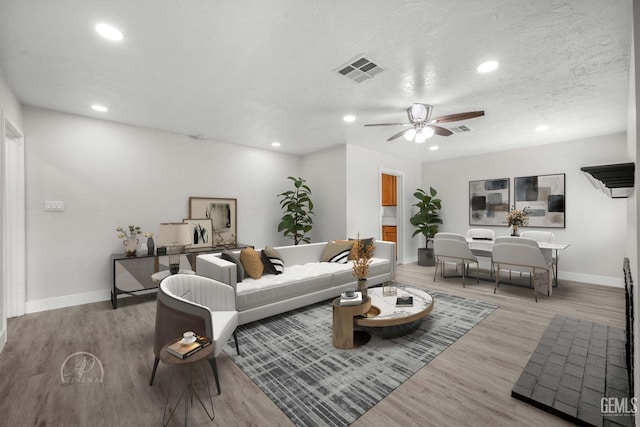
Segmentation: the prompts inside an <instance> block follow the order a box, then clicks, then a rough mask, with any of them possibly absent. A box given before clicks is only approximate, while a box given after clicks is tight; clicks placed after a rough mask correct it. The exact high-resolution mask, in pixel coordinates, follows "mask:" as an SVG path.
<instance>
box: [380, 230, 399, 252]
mask: <svg viewBox="0 0 640 427" xmlns="http://www.w3.org/2000/svg"><path fill="white" fill-rule="evenodd" d="M382 240H384V241H385V242H393V243H395V244H396V258H397V257H398V227H396V226H395V225H383V226H382Z"/></svg>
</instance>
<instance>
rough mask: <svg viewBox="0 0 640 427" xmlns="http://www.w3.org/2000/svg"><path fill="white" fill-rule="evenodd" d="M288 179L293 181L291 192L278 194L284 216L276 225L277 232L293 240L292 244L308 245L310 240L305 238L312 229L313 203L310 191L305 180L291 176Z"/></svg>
mask: <svg viewBox="0 0 640 427" xmlns="http://www.w3.org/2000/svg"><path fill="white" fill-rule="evenodd" d="M288 179H290V180H292V181H293V186H294V189H293V190H289V191H285V192H284V193H280V194H278V197H280V207H281V208H282V209H283V210H284V215H283V216H282V218H281V221H280V224H278V232H284V235H285V236H288V237H290V238H291V239H293V244H294V245H297V244H299V243H301V242H304V243H309V242H310V241H311V240H310V239H309V237H307V236H306V234H307V233H308V232H310V231H311V229H312V228H313V219H312V218H311V215H315V213H314V212H313V202H312V201H311V189H310V188H309V186H308V185H307V184H305V182H306V181H305V180H304V179H302V178H300V177H298V178H294V177H292V176H290V177H288Z"/></svg>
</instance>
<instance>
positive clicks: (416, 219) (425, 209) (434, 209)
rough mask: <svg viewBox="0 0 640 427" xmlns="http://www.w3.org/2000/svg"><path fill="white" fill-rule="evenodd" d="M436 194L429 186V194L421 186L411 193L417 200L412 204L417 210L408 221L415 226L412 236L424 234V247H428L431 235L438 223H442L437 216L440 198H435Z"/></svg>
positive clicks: (436, 230) (434, 232) (433, 233)
mask: <svg viewBox="0 0 640 427" xmlns="http://www.w3.org/2000/svg"><path fill="white" fill-rule="evenodd" d="M436 194H437V192H436V190H435V189H434V188H433V187H429V194H427V192H426V191H424V190H422V189H421V188H418V189H417V191H416V192H415V193H413V195H414V197H415V198H416V199H418V202H417V203H415V204H414V205H413V206H416V207H417V208H418V212H417V213H416V214H415V215H414V216H412V217H411V218H410V219H409V221H410V222H411V224H412V225H414V226H415V227H416V230H415V231H414V232H413V236H416V235H417V234H424V236H425V237H426V238H427V242H426V247H429V240H431V239H433V236H435V235H436V233H437V232H438V224H442V219H440V216H439V211H440V209H441V200H440V199H436ZM413 236H412V237H413Z"/></svg>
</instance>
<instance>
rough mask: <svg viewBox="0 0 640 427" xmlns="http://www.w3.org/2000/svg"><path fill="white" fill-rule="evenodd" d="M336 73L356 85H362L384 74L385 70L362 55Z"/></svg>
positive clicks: (342, 66)
mask: <svg viewBox="0 0 640 427" xmlns="http://www.w3.org/2000/svg"><path fill="white" fill-rule="evenodd" d="M335 71H336V72H337V73H339V74H340V75H343V76H345V77H347V78H349V79H351V80H353V81H354V82H356V83H362V82H363V81H365V80H369V79H370V78H372V77H374V76H376V75H378V74H380V73H381V72H383V71H384V68H382V67H381V66H380V65H379V64H377V63H376V62H374V61H373V60H371V58H367V57H366V56H363V55H360V56H356V57H355V58H353V59H352V60H351V61H349V62H347V63H345V64H343V65H341V66H339V67H338V68H336V69H335Z"/></svg>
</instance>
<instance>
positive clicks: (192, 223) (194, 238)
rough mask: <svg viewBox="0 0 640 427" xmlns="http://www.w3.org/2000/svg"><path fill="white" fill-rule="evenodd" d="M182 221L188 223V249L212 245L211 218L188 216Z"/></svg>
mask: <svg viewBox="0 0 640 427" xmlns="http://www.w3.org/2000/svg"><path fill="white" fill-rule="evenodd" d="M182 222H184V223H185V224H189V227H190V233H189V234H190V236H191V245H190V246H189V248H190V249H195V248H207V247H211V246H213V235H212V232H213V227H212V221H211V218H188V219H184V220H182Z"/></svg>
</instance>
